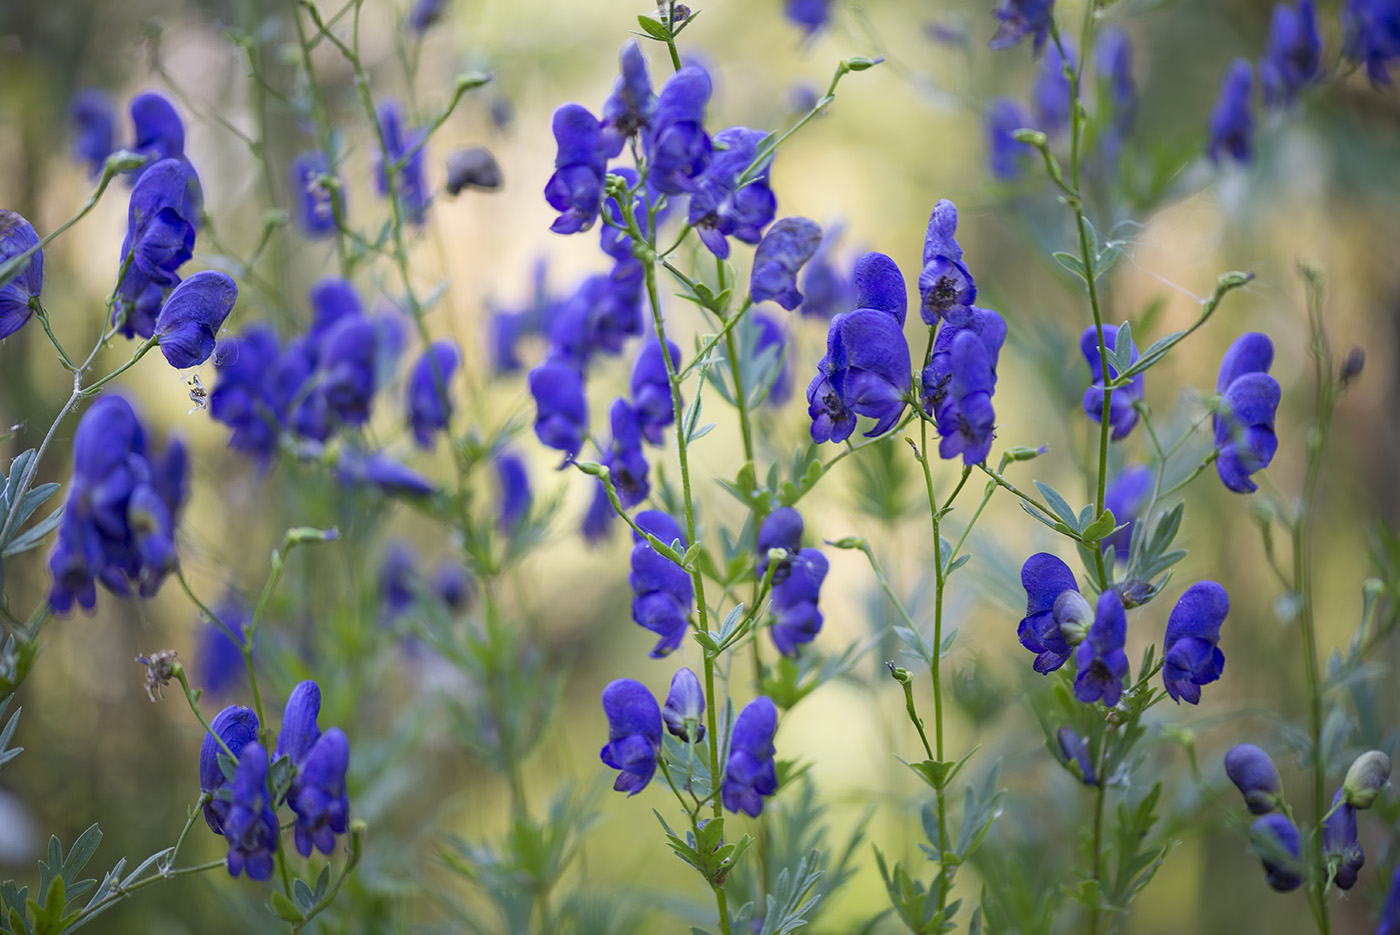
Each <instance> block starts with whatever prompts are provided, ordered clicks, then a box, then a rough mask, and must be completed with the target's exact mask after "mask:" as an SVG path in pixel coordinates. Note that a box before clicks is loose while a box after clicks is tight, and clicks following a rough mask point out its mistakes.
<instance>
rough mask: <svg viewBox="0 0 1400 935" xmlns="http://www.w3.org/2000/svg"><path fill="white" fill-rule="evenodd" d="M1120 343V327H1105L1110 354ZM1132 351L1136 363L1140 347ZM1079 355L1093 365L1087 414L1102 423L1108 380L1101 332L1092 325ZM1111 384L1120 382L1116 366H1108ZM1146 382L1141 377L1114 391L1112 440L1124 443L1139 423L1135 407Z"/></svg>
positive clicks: (1110, 409) (1085, 402) (1082, 337)
mask: <svg viewBox="0 0 1400 935" xmlns="http://www.w3.org/2000/svg"><path fill="white" fill-rule="evenodd" d="M1117 339H1118V326H1117V325H1104V326H1103V343H1104V346H1105V347H1106V348H1108V349H1109V350H1110V351H1111V350H1113V348H1114V346H1115V342H1116V341H1117ZM1129 348H1130V350H1131V351H1132V356H1131V358H1130V360H1131V361H1132V363H1137V361H1138V356H1139V355H1138V349H1137V344H1136V343H1132V342H1130V343H1129ZM1079 351H1080V353H1081V354H1083V355H1084V362H1085V363H1086V364H1088V365H1089V381H1090V386H1089V388H1088V389H1087V390H1085V391H1084V400H1083V406H1084V414H1085V415H1087V416H1088V417H1089V418H1090V419H1092V420H1094V421H1095V422H1102V421H1103V417H1104V412H1103V397H1104V377H1103V361H1102V360H1101V359H1100V357H1099V334H1098V329H1097V328H1095V327H1093V326H1092V325H1091V326H1090V327H1088V328H1086V329H1084V333H1083V334H1082V335H1080V336H1079ZM1108 373H1109V379H1110V380H1116V379H1118V368H1117V367H1115V366H1113V364H1111V363H1110V364H1109V365H1108ZM1145 386H1146V381H1145V380H1144V379H1143V374H1141V373H1139V374H1137V375H1136V376H1134V377H1133V378H1132V380H1130V381H1129V382H1128V385H1127V386H1120V387H1118V388H1117V389H1115V390H1114V391H1113V397H1112V398H1111V399H1110V400H1109V403H1108V420H1109V423H1110V424H1111V425H1112V426H1113V434H1112V436H1111V437H1112V439H1113V440H1114V441H1122V440H1123V439H1125V438H1127V437H1128V433H1129V432H1131V431H1132V430H1133V426H1135V425H1137V423H1138V411H1137V408H1136V406H1135V404H1136V403H1137V402H1139V401H1140V400H1141V399H1142V395H1143V393H1144V391H1145Z"/></svg>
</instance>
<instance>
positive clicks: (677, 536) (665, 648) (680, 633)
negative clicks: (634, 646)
mask: <svg viewBox="0 0 1400 935" xmlns="http://www.w3.org/2000/svg"><path fill="white" fill-rule="evenodd" d="M636 522H637V525H638V526H639V527H641V528H642V529H644V530H646V531H647V532H648V533H650V534H651V535H653V536H655V537H656V538H657V539H659V540H660V541H662V542H664V543H666V544H667V545H672V546H675V544H676V543H679V545H678V546H675V547H677V548H679V550H680V551H682V552H684V551H685V549H686V545H687V543H686V538H685V533H684V532H683V531H682V530H681V527H680V524H678V523H677V522H676V521H675V520H674V519H672V518H671V517H670V516H667V515H666V514H665V513H662V512H661V511H659V510H643V511H642V512H641V513H638V514H637V519H636ZM633 538H634V541H635V542H636V544H635V545H633V546H632V574H631V575H630V576H629V577H628V583H629V584H630V585H631V586H632V595H633V597H632V620H633V621H634V622H635V623H636V624H637V625H638V626H640V627H643V628H645V629H647V630H650V631H651V632H653V633H655V634H656V635H657V636H659V637H660V639H659V640H657V643H656V646H655V647H654V648H653V649H652V651H651V657H652V658H653V659H660V658H661V657H663V656H668V655H670V654H671V653H672V652H674V651H675V649H676V648H677V647H678V646H680V645H681V640H682V639H684V638H685V631H686V627H687V626H688V625H689V622H690V605H691V604H692V602H694V600H695V583H694V582H693V581H692V580H691V578H690V575H689V574H688V573H687V572H686V570H685V569H683V568H681V567H680V566H679V565H677V564H676V563H675V562H673V561H671V560H670V559H669V558H666V557H665V556H663V555H661V554H660V553H658V552H657V551H656V550H655V549H653V548H652V547H651V543H649V542H647V541H646V540H645V539H643V538H642V537H641V536H638V535H636V534H635V533H633Z"/></svg>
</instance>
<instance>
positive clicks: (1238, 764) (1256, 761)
mask: <svg viewBox="0 0 1400 935" xmlns="http://www.w3.org/2000/svg"><path fill="white" fill-rule="evenodd" d="M1225 775H1227V776H1229V777H1230V781H1231V782H1233V783H1234V784H1235V787H1236V788H1237V789H1239V790H1240V793H1241V794H1242V795H1243V796H1244V804H1245V807H1246V808H1248V809H1249V810H1250V811H1251V812H1252V813H1254V814H1255V815H1267V814H1268V813H1269V812H1272V811H1273V810H1274V808H1275V807H1276V806H1277V805H1278V804H1279V802H1280V801H1281V800H1282V798H1283V780H1282V779H1281V778H1280V777H1279V774H1278V767H1277V766H1275V765H1274V761H1273V760H1271V759H1270V758H1269V755H1268V754H1267V753H1265V752H1264V751H1263V750H1261V749H1259V748H1258V747H1256V746H1255V745H1254V744H1252V743H1241V744H1236V745H1235V746H1233V747H1231V748H1230V750H1229V752H1228V753H1226V754H1225Z"/></svg>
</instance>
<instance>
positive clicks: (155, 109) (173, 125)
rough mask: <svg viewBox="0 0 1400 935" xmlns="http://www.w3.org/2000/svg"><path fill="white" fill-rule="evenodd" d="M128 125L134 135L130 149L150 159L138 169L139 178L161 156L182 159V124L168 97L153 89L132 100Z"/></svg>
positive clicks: (183, 142) (183, 136)
mask: <svg viewBox="0 0 1400 935" xmlns="http://www.w3.org/2000/svg"><path fill="white" fill-rule="evenodd" d="M131 125H132V129H133V130H134V131H135V132H134V136H135V138H134V139H133V141H132V144H131V148H132V149H133V150H135V151H136V152H138V153H140V154H141V155H143V156H146V157H147V158H148V159H149V160H150V161H149V162H147V163H146V165H144V166H142V167H141V168H139V169H137V170H136V172H135V175H136V177H137V178H138V179H139V178H140V177H141V176H143V175H144V174H145V173H146V172H148V171H150V170H151V169H152V168H153V167H154V165H155V164H158V163H159V162H160V161H161V160H162V159H178V160H181V161H184V158H185V124H184V123H183V122H182V121H181V120H180V114H179V112H177V111H176V110H175V105H174V104H172V103H170V99H169V98H167V97H165V96H164V95H162V94H156V93H155V92H154V91H147V92H145V93H143V94H138V95H136V96H135V97H133V98H132V99H131Z"/></svg>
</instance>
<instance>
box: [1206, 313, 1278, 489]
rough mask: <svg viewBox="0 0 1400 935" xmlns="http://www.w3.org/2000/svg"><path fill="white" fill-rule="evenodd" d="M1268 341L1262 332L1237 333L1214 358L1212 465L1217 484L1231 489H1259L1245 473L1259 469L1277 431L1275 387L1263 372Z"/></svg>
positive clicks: (1269, 354)
mask: <svg viewBox="0 0 1400 935" xmlns="http://www.w3.org/2000/svg"><path fill="white" fill-rule="evenodd" d="M1273 360H1274V344H1273V342H1272V341H1270V340H1269V337H1268V335H1264V334H1260V333H1258V332H1250V333H1248V334H1243V335H1240V337H1239V338H1238V339H1236V341H1235V343H1234V344H1231V345H1230V349H1229V350H1227V351H1226V352H1225V357H1224V358H1223V359H1222V360H1221V361H1220V376H1219V378H1218V379H1217V380H1216V383H1215V391H1216V392H1217V393H1219V394H1220V405H1219V408H1218V409H1217V410H1216V413H1215V450H1216V453H1217V457H1216V459H1215V470H1216V472H1217V473H1218V474H1219V475H1220V480H1221V483H1223V484H1224V485H1225V486H1226V487H1228V488H1230V489H1231V490H1233V491H1234V492H1235V493H1253V492H1254V491H1256V490H1258V489H1259V485H1258V484H1256V483H1254V480H1253V479H1252V478H1251V477H1250V475H1252V474H1254V473H1255V472H1257V471H1262V470H1263V469H1264V468H1266V467H1268V466H1269V462H1270V461H1272V460H1273V459H1274V452H1275V451H1277V450H1278V436H1277V435H1275V434H1274V415H1275V414H1276V413H1277V412H1278V404H1279V397H1280V395H1281V391H1280V389H1279V385H1278V381H1277V380H1275V379H1274V378H1273V377H1271V376H1269V366H1270V365H1271V364H1272V363H1273Z"/></svg>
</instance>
